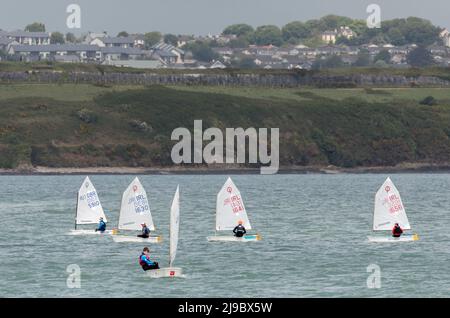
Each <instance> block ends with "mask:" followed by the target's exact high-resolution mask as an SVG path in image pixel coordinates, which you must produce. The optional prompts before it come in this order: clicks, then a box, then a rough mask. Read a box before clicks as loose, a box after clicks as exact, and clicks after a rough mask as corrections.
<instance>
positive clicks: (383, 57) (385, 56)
mask: <svg viewBox="0 0 450 318" xmlns="http://www.w3.org/2000/svg"><path fill="white" fill-rule="evenodd" d="M374 61H375V62H377V61H383V62H385V63H387V64H389V63H390V62H391V53H389V51H388V50H382V51H380V53H378V54H377V55H375V58H374Z"/></svg>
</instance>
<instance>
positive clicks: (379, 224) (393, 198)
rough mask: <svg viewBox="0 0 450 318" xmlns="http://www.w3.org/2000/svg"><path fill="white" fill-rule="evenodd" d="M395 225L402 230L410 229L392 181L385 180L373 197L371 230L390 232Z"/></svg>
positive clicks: (403, 207) (398, 194)
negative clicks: (373, 207) (373, 206)
mask: <svg viewBox="0 0 450 318" xmlns="http://www.w3.org/2000/svg"><path fill="white" fill-rule="evenodd" d="M395 223H398V224H399V225H400V227H401V228H402V229H404V230H410V229H411V226H410V224H409V221H408V217H407V216H406V212H405V206H404V205H403V202H402V199H401V197H400V193H399V192H398V190H397V188H396V187H395V185H394V183H393V182H392V180H391V179H390V178H387V179H386V181H385V182H384V183H383V185H382V186H381V187H380V189H379V190H378V192H377V193H376V195H375V209H374V213H373V230H374V231H387V230H392V228H393V227H394V225H395Z"/></svg>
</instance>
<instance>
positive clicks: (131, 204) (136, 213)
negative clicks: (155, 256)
mask: <svg viewBox="0 0 450 318" xmlns="http://www.w3.org/2000/svg"><path fill="white" fill-rule="evenodd" d="M144 223H145V224H146V225H147V227H148V228H149V230H150V231H154V230H155V225H154V223H153V219H152V213H151V211H150V204H149V202H148V198H147V193H146V192H145V189H144V187H143V186H142V184H141V182H140V181H139V179H138V178H135V179H134V180H133V182H131V184H130V185H129V186H128V188H127V189H126V190H125V192H124V193H123V195H122V205H121V207H120V216H119V226H118V230H117V229H114V230H113V233H112V234H113V240H114V242H118V243H122V242H136V243H159V242H161V236H150V237H148V238H142V237H138V236H137V235H134V236H133V235H121V234H120V233H121V231H140V230H141V229H142V224H144Z"/></svg>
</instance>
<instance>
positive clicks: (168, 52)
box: [153, 50, 178, 57]
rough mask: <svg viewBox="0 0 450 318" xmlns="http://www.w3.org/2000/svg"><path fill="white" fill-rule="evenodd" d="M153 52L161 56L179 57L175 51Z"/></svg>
mask: <svg viewBox="0 0 450 318" xmlns="http://www.w3.org/2000/svg"><path fill="white" fill-rule="evenodd" d="M153 54H155V55H158V56H160V57H178V55H176V54H175V53H172V52H170V51H165V50H155V51H154V52H153Z"/></svg>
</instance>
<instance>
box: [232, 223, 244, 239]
mask: <svg viewBox="0 0 450 318" xmlns="http://www.w3.org/2000/svg"><path fill="white" fill-rule="evenodd" d="M238 223H239V224H238V225H237V226H236V227H235V228H234V230H233V233H234V236H236V237H243V236H244V235H245V233H247V231H246V230H245V227H244V226H243V225H242V223H244V222H243V221H242V220H239V222H238Z"/></svg>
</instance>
